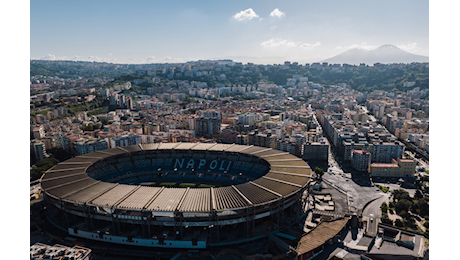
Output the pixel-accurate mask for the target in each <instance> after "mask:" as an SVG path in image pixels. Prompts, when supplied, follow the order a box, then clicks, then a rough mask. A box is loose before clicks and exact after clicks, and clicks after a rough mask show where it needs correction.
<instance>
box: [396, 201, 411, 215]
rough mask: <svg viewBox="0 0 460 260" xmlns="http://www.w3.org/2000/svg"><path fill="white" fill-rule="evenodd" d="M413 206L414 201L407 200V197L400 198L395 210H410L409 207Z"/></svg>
mask: <svg viewBox="0 0 460 260" xmlns="http://www.w3.org/2000/svg"><path fill="white" fill-rule="evenodd" d="M411 207H412V201H410V200H407V199H402V200H399V201H398V202H396V205H395V210H396V212H398V214H399V212H401V211H403V210H404V211H406V212H407V211H409V209H410V208H411Z"/></svg>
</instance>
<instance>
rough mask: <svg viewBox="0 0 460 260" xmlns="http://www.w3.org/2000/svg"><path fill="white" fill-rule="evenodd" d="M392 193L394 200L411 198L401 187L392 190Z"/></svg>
mask: <svg viewBox="0 0 460 260" xmlns="http://www.w3.org/2000/svg"><path fill="white" fill-rule="evenodd" d="M392 194H393V198H394V199H395V201H399V200H402V199H406V200H411V197H410V196H409V193H408V192H407V191H405V190H403V189H398V190H394V191H393V192H392Z"/></svg>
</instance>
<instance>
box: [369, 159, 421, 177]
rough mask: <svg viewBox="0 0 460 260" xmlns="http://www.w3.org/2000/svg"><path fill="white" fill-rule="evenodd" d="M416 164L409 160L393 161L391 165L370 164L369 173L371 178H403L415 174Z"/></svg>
mask: <svg viewBox="0 0 460 260" xmlns="http://www.w3.org/2000/svg"><path fill="white" fill-rule="evenodd" d="M415 166H417V162H416V161H414V160H411V159H396V160H395V159H393V162H392V163H372V164H371V165H370V166H369V173H370V175H371V176H372V177H375V176H381V177H405V176H410V175H414V174H415Z"/></svg>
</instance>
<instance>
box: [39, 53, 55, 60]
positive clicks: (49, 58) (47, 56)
mask: <svg viewBox="0 0 460 260" xmlns="http://www.w3.org/2000/svg"><path fill="white" fill-rule="evenodd" d="M40 60H56V55H54V54H47V55H45V56H43V57H41V58H40Z"/></svg>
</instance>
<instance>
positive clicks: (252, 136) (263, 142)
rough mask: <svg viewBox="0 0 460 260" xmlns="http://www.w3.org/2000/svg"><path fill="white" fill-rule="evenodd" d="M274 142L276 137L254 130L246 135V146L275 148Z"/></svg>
mask: <svg viewBox="0 0 460 260" xmlns="http://www.w3.org/2000/svg"><path fill="white" fill-rule="evenodd" d="M276 140H278V137H277V136H276V135H273V134H272V133H259V131H258V130H256V131H252V132H250V133H249V134H248V144H250V145H257V146H263V147H268V148H276Z"/></svg>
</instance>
